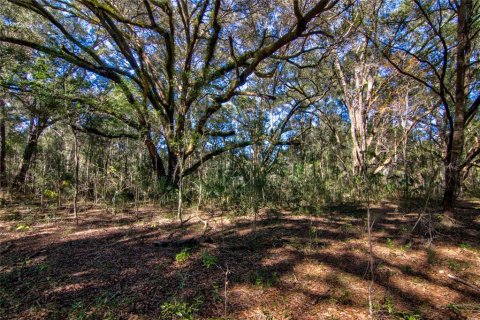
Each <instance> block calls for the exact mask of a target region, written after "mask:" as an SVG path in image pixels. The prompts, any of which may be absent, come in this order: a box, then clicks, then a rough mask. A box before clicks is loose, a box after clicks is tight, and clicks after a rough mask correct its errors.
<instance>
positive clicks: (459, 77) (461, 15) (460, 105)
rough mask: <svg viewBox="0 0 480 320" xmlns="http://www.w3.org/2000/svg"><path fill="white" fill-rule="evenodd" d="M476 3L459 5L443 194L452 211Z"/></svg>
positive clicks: (461, 141) (462, 138) (456, 183)
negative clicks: (451, 120)
mask: <svg viewBox="0 0 480 320" xmlns="http://www.w3.org/2000/svg"><path fill="white" fill-rule="evenodd" d="M472 12H473V2H472V0H464V1H462V2H461V3H460V6H459V8H458V24H457V39H458V47H457V59H456V60H457V63H456V79H455V82H456V83H455V119H454V122H453V128H452V130H451V132H450V134H449V139H448V143H447V152H446V158H445V191H444V194H443V209H444V211H446V212H452V211H453V210H454V208H455V201H456V197H457V190H458V187H459V185H460V171H461V168H460V167H461V160H462V158H461V157H462V152H463V144H464V130H465V113H466V104H467V98H468V97H467V95H468V93H467V91H466V88H465V80H466V78H467V77H468V69H469V66H468V65H469V63H470V54H471V38H470V32H469V31H470V30H469V29H470V27H471V21H472Z"/></svg>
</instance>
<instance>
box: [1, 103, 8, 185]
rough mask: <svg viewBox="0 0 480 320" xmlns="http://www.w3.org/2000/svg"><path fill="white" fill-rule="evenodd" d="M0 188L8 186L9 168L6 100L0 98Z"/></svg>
mask: <svg viewBox="0 0 480 320" xmlns="http://www.w3.org/2000/svg"><path fill="white" fill-rule="evenodd" d="M0 108H1V109H0V140H1V141H0V188H5V187H6V186H7V168H6V166H5V157H6V149H7V141H6V134H5V121H6V116H7V112H6V102H5V100H3V99H0Z"/></svg>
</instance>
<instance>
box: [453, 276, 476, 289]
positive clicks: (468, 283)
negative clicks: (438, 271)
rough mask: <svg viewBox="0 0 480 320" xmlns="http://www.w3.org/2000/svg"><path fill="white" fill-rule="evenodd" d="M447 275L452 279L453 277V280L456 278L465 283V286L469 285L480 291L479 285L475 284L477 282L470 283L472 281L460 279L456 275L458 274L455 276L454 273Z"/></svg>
mask: <svg viewBox="0 0 480 320" xmlns="http://www.w3.org/2000/svg"><path fill="white" fill-rule="evenodd" d="M447 276H448V277H449V278H450V279H452V280H455V281H457V282H460V283H461V284H463V285H465V286H467V287H469V288H471V289H473V290H475V291H478V292H480V287H479V286H477V285H475V284H473V283H470V282H468V281H466V280H463V279H460V278H459V277H456V276H454V275H453V274H448V275H447Z"/></svg>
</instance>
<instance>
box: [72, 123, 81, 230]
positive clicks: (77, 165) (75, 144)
mask: <svg viewBox="0 0 480 320" xmlns="http://www.w3.org/2000/svg"><path fill="white" fill-rule="evenodd" d="M72 132H73V147H74V157H75V194H74V196H73V217H74V219H75V223H76V224H78V207H77V204H78V172H79V168H80V160H79V156H78V137H77V131H76V130H75V129H74V128H73V127H72Z"/></svg>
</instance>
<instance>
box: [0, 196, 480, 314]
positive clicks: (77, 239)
mask: <svg viewBox="0 0 480 320" xmlns="http://www.w3.org/2000/svg"><path fill="white" fill-rule="evenodd" d="M82 207H83V210H82V211H81V212H80V221H79V224H78V225H76V224H75V222H74V221H73V219H72V217H71V213H69V212H67V210H66V209H64V210H53V209H52V210H50V211H46V212H43V213H40V212H37V211H36V210H34V209H32V208H28V207H25V206H24V207H21V206H13V207H6V208H4V209H3V210H2V211H1V212H0V318H1V319H367V318H368V313H369V300H368V287H369V283H370V281H369V273H368V272H367V271H368V245H367V244H368V243H367V233H366V213H365V211H364V210H362V209H359V208H355V207H339V208H328V209H325V211H323V212H321V213H318V214H315V215H305V214H296V212H285V211H281V210H278V211H276V210H273V209H269V210H263V211H262V212H261V214H260V218H259V221H258V223H257V224H256V227H255V228H254V227H253V223H252V219H247V218H245V217H232V216H228V215H227V214H221V213H219V212H215V213H212V211H209V212H202V214H201V218H202V219H204V220H207V221H208V226H207V228H206V229H205V228H204V224H203V223H202V222H201V221H200V220H199V219H198V217H195V216H194V215H193V214H192V217H191V218H190V219H189V220H188V221H187V222H186V223H185V227H183V228H179V224H178V222H176V220H175V219H174V218H173V211H174V210H168V209H158V208H154V207H148V206H146V207H143V208H141V209H140V211H139V212H138V213H135V212H133V211H131V212H124V213H118V214H116V215H113V214H112V213H111V212H106V210H105V209H104V208H100V207H94V206H88V207H87V206H85V205H83V206H82ZM371 211H372V215H373V217H374V218H375V225H374V234H373V241H374V248H373V251H374V261H375V279H374V280H375V282H374V285H373V286H372V288H371V292H372V301H373V304H372V309H373V311H374V312H375V316H376V318H378V319H480V288H479V287H480V204H479V203H474V202H468V203H467V202H465V203H463V204H462V208H461V209H460V210H459V212H458V213H457V214H456V216H455V219H456V220H457V223H456V224H455V225H454V226H449V227H444V228H440V227H438V226H437V227H436V229H435V230H434V233H433V234H432V237H433V238H432V239H433V242H432V245H431V246H430V247H427V244H428V241H429V237H430V234H429V233H428V232H427V230H428V228H427V226H428V224H427V223H426V221H427V219H426V218H425V219H423V218H422V219H421V221H420V223H418V225H417V226H416V228H415V231H414V233H413V235H412V233H411V230H412V228H413V226H414V224H415V222H416V221H417V217H418V213H417V212H410V213H408V214H405V213H403V212H402V210H401V209H398V208H397V206H396V205H393V204H388V203H387V204H384V205H383V206H379V207H377V208H373V209H372V210H371ZM188 212H189V211H187V216H188ZM436 225H437V224H436ZM158 241H160V242H158ZM155 243H157V244H160V245H158V246H156V245H155Z"/></svg>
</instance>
